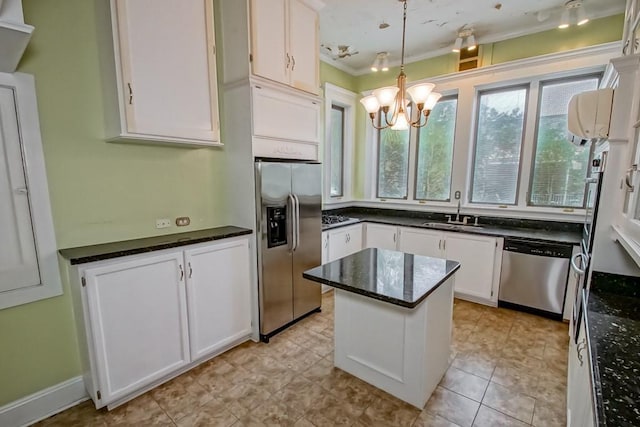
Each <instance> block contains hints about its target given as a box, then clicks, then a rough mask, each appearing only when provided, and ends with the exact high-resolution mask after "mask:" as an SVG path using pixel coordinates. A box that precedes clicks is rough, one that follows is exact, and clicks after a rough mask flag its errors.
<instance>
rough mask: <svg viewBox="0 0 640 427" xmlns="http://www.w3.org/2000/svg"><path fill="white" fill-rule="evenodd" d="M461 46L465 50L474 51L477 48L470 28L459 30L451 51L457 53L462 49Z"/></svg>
mask: <svg viewBox="0 0 640 427" xmlns="http://www.w3.org/2000/svg"><path fill="white" fill-rule="evenodd" d="M463 45H464V46H466V47H467V50H475V49H476V48H477V47H478V44H477V43H476V38H475V36H474V35H473V29H472V28H467V29H464V30H461V31H460V32H459V33H458V37H457V38H456V41H455V43H454V44H453V48H452V49H451V50H452V51H453V52H456V53H458V52H460V50H461V49H462V46H463Z"/></svg>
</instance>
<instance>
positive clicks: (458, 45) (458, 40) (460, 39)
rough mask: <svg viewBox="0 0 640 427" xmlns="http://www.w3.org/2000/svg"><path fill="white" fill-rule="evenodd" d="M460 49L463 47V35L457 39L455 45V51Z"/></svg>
mask: <svg viewBox="0 0 640 427" xmlns="http://www.w3.org/2000/svg"><path fill="white" fill-rule="evenodd" d="M460 49H462V37H458V38H457V39H456V42H455V43H454V45H453V49H451V50H453V51H454V52H460Z"/></svg>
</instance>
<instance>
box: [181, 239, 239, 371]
mask: <svg viewBox="0 0 640 427" xmlns="http://www.w3.org/2000/svg"><path fill="white" fill-rule="evenodd" d="M184 256H185V263H186V274H187V301H188V307H189V340H190V344H191V359H192V360H196V359H199V358H201V357H203V356H206V355H208V354H211V353H213V352H215V351H216V350H220V349H222V348H224V347H225V346H227V345H229V344H230V343H233V342H234V341H237V340H238V339H241V338H243V337H245V336H247V335H249V334H251V296H250V286H251V285H250V278H249V243H248V241H247V240H246V239H242V240H235V241H230V242H224V243H217V244H213V245H210V246H205V247H201V248H196V249H190V250H187V251H185V252H184Z"/></svg>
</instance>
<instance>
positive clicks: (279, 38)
mask: <svg viewBox="0 0 640 427" xmlns="http://www.w3.org/2000/svg"><path fill="white" fill-rule="evenodd" d="M310 4H311V2H309V1H303V0H251V60H252V62H251V63H252V67H251V69H252V72H253V74H255V75H258V76H261V77H265V78H267V79H271V80H275V81H277V82H279V83H283V84H286V85H289V86H292V87H294V88H296V89H300V90H304V91H306V92H310V93H313V94H316V95H317V94H318V92H319V89H320V71H319V53H318V50H319V36H318V32H319V28H318V12H317V10H316V8H314V7H312V6H311V5H310Z"/></svg>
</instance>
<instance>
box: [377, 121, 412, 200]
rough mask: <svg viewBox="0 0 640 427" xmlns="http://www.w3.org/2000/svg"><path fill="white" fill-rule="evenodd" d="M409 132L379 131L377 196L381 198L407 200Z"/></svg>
mask: <svg viewBox="0 0 640 427" xmlns="http://www.w3.org/2000/svg"><path fill="white" fill-rule="evenodd" d="M390 114H391V113H390ZM409 130H410V129H407V130H391V129H390V128H387V129H382V130H380V131H379V134H378V138H379V139H378V140H379V145H378V194H377V196H378V197H380V198H383V199H385V198H389V199H406V198H407V185H408V177H409Z"/></svg>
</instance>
